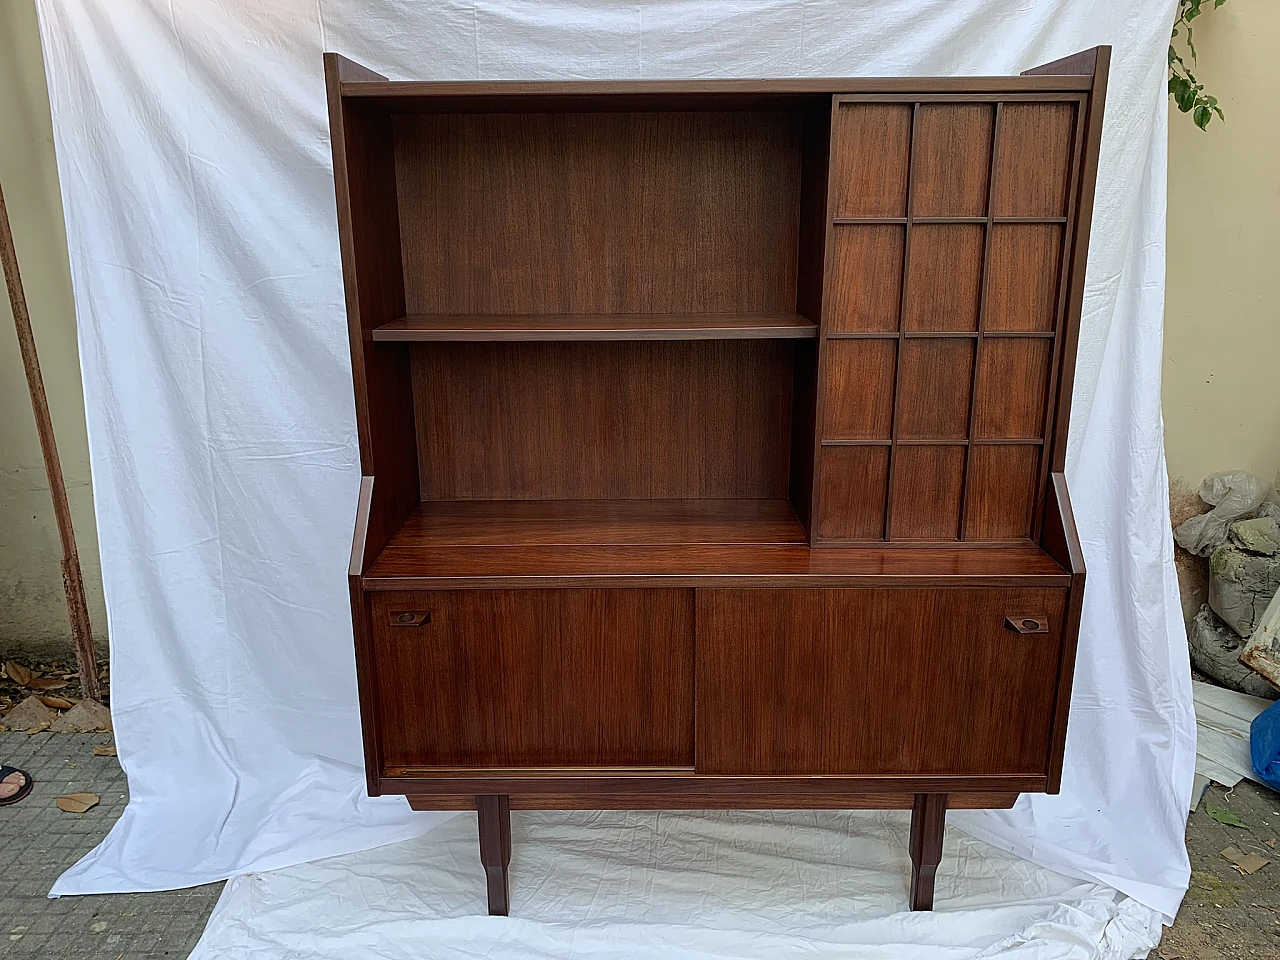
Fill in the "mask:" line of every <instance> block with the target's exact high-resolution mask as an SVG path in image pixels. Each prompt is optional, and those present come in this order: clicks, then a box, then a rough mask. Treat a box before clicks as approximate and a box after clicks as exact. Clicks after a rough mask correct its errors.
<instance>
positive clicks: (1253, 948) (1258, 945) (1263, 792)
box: [1151, 780, 1280, 960]
mask: <svg viewBox="0 0 1280 960" xmlns="http://www.w3.org/2000/svg"><path fill="white" fill-rule="evenodd" d="M1209 806H1213V807H1216V808H1218V809H1219V810H1226V811H1229V812H1231V813H1234V814H1235V815H1236V816H1237V817H1238V818H1239V819H1240V820H1241V821H1243V822H1244V823H1245V824H1247V829H1246V828H1242V827H1232V826H1228V825H1226V824H1223V823H1218V822H1217V821H1216V820H1214V819H1213V818H1212V817H1210V816H1209V814H1208V812H1207V809H1206V808H1207V807H1209ZM1273 844H1274V846H1273ZM1228 847H1235V848H1236V849H1237V850H1239V851H1241V852H1242V853H1257V854H1258V855H1260V856H1262V857H1265V858H1266V859H1268V860H1270V861H1271V863H1270V864H1268V865H1267V866H1265V867H1263V868H1262V869H1261V870H1259V871H1258V872H1257V873H1255V874H1252V875H1250V876H1242V875H1241V874H1240V873H1239V872H1238V871H1237V870H1236V869H1235V868H1234V867H1233V866H1232V865H1231V863H1230V862H1229V861H1228V860H1227V859H1226V858H1224V857H1223V856H1222V854H1221V851H1222V850H1224V849H1226V848H1228ZM1187 850H1188V852H1189V853H1190V854H1191V888H1190V889H1189V890H1188V891H1187V896H1186V899H1184V900H1183V901H1182V909H1181V910H1180V911H1179V912H1178V920H1177V923H1175V924H1174V925H1173V926H1172V927H1171V928H1170V929H1168V930H1166V931H1165V935H1164V939H1163V940H1162V941H1161V943H1160V946H1159V948H1158V949H1156V950H1155V951H1154V952H1153V953H1152V954H1151V956H1152V958H1153V960H1154V958H1156V957H1159V958H1161V960H1273V958H1280V795H1278V794H1276V793H1273V792H1272V791H1270V790H1267V789H1266V788H1264V787H1260V786H1258V785H1257V784H1255V783H1250V782H1249V781H1248V780H1243V781H1241V782H1240V784H1239V785H1238V786H1237V787H1236V788H1235V789H1234V790H1229V791H1228V790H1225V789H1224V788H1222V787H1220V786H1218V785H1217V784H1211V785H1210V786H1209V790H1208V792H1207V793H1206V794H1205V796H1204V799H1203V800H1202V801H1201V802H1200V807H1199V808H1198V809H1197V810H1196V812H1195V813H1193V814H1192V815H1191V819H1190V820H1189V821H1188V822H1187Z"/></svg>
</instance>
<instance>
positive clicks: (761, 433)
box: [411, 340, 795, 500]
mask: <svg viewBox="0 0 1280 960" xmlns="http://www.w3.org/2000/svg"><path fill="white" fill-rule="evenodd" d="M794 351H795V348H794V347H793V345H792V344H791V342H790V341H785V340H719V341H717V340H701V341H631V342H625V341H624V342H613V343H439V344H421V345H415V346H414V347H413V348H412V350H411V352H412V367H413V389H414V408H415V416H416V419H417V425H418V461H419V475H420V476H421V478H422V497H423V499H424V500H579V499H585V500H609V499H641V500H661V499H684V498H699V497H732V498H743V497H746V498H762V499H766V498H786V497H787V495H788V479H789V459H790V451H791V394H792V370H793V367H792V364H793V361H794Z"/></svg>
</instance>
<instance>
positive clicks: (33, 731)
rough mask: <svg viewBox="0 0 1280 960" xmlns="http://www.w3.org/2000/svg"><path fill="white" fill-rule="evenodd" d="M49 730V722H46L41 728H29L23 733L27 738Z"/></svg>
mask: <svg viewBox="0 0 1280 960" xmlns="http://www.w3.org/2000/svg"><path fill="white" fill-rule="evenodd" d="M48 729H49V721H48V720H46V721H45V722H44V723H42V724H40V725H39V726H35V727H27V729H26V730H24V731H23V733H25V734H26V735H27V736H32V735H33V734H37V733H44V732H45V731H46V730H48Z"/></svg>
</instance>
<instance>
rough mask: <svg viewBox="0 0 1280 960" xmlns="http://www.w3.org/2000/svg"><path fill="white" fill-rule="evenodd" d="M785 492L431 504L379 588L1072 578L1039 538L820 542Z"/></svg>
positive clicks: (1012, 582)
mask: <svg viewBox="0 0 1280 960" xmlns="http://www.w3.org/2000/svg"><path fill="white" fill-rule="evenodd" d="M804 541H805V535H804V528H803V527H802V526H801V525H800V523H799V521H798V520H797V518H796V515H795V512H794V511H793V510H792V508H791V506H790V505H789V504H788V503H787V502H786V501H785V500H710V501H708V500H686V501H576V502H569V501H529V502H515V501H492V502H452V503H450V502H439V503H423V504H422V505H421V506H420V507H419V509H418V510H417V511H415V512H414V514H413V515H412V516H410V518H409V519H408V520H407V521H406V522H405V524H404V525H403V527H401V529H400V531H399V532H398V533H397V534H396V536H395V537H393V538H392V540H391V542H390V543H389V544H388V545H387V547H386V549H385V550H384V551H383V552H382V555H381V556H380V557H379V558H378V559H377V561H376V562H375V563H374V564H373V566H372V567H371V568H370V569H369V570H368V571H367V572H366V574H365V576H364V586H365V588H366V589H372V590H401V589H430V588H446V589H449V588H452V589H456V588H473V587H516V586H560V587H564V586H641V585H653V586H658V585H664V586H788V585H790V586H823V585H828V586H841V585H853V584H855V583H862V584H864V585H870V584H874V585H880V586H888V585H893V584H896V583H911V584H915V583H920V584H924V583H930V584H934V585H953V586H976V585H982V586H1065V585H1067V584H1068V583H1069V582H1070V574H1068V573H1067V572H1066V571H1065V570H1063V569H1062V567H1060V566H1059V565H1058V564H1057V563H1056V562H1055V561H1054V560H1053V558H1052V557H1050V556H1049V555H1048V554H1047V553H1045V552H1044V551H1043V550H1041V549H1040V548H1039V547H1037V546H1035V545H1033V544H1029V543H1028V544H1023V545H1012V544H1011V545H1007V546H1003V547H1000V548H998V549H993V548H990V547H982V546H973V545H967V546H966V545H963V544H955V545H939V544H920V545H901V546H895V547H890V548H887V549H886V548H884V547H883V546H869V547H863V548H851V547H841V548H830V547H828V548H822V547H819V548H812V549H811V548H810V547H808V546H807V545H806V544H805V542H804Z"/></svg>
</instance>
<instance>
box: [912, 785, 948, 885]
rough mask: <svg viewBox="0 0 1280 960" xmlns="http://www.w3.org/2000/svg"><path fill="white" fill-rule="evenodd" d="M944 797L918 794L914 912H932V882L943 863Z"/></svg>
mask: <svg viewBox="0 0 1280 960" xmlns="http://www.w3.org/2000/svg"><path fill="white" fill-rule="evenodd" d="M946 820H947V795H946V794H945V793H917V794H916V799H915V803H914V804H913V805H912V807H911V909H912V910H932V909H933V880H934V876H935V875H936V874H937V872H938V862H939V861H940V860H941V859H942V833H943V829H944V828H945V826H946Z"/></svg>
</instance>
